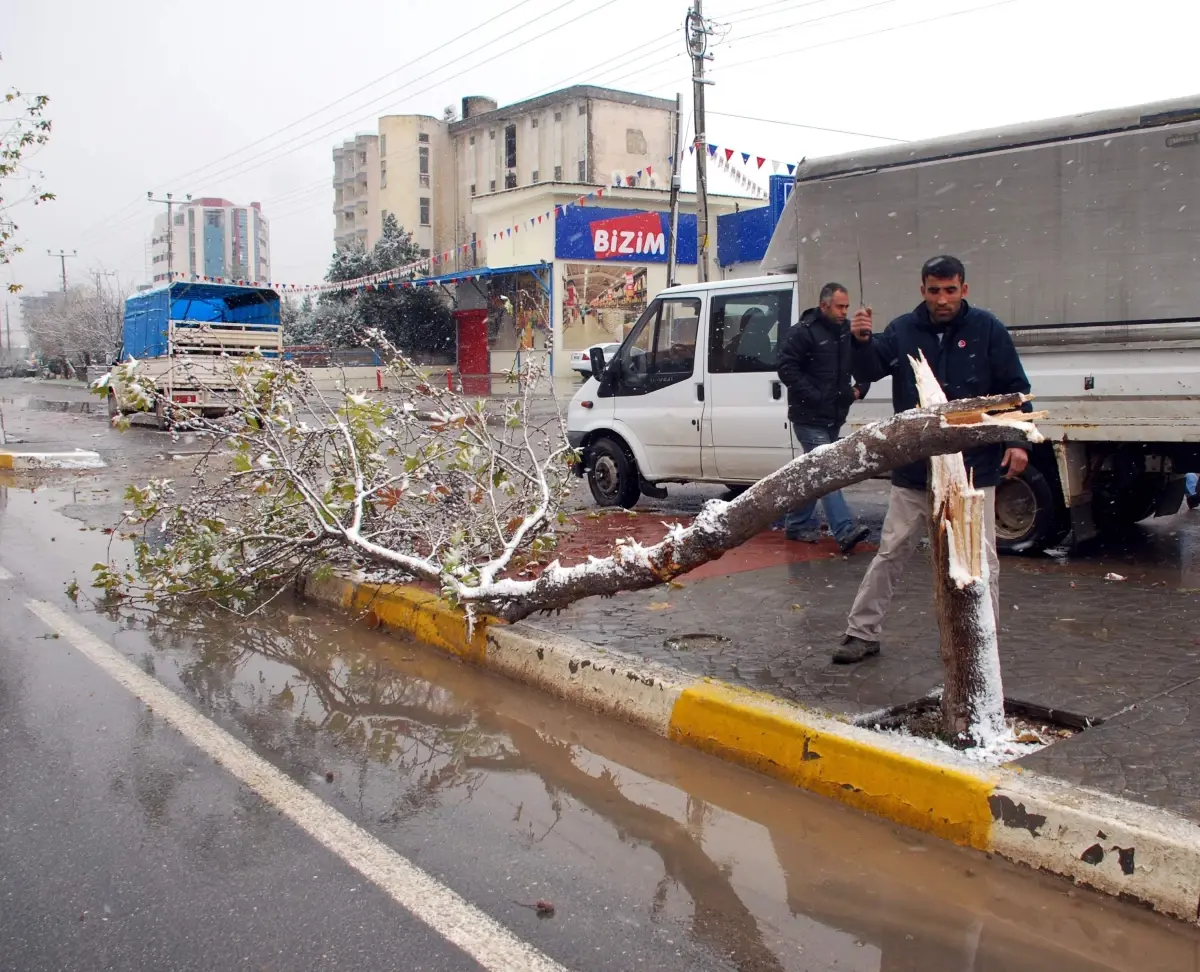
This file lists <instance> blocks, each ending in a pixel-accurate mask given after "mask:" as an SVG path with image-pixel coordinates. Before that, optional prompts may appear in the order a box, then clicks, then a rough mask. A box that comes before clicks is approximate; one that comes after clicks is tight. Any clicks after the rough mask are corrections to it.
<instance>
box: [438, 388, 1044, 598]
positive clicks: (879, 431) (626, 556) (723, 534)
mask: <svg viewBox="0 0 1200 972" xmlns="http://www.w3.org/2000/svg"><path fill="white" fill-rule="evenodd" d="M930 378H931V379H932V375H930ZM934 384H935V385H936V381H934ZM939 391H940V389H939ZM1026 401H1028V397H1027V396H1025V395H1020V394H1011V395H994V396H991V397H987V398H973V399H960V400H957V401H954V402H949V403H946V402H945V399H944V397H943V400H942V403H941V404H936V405H929V406H926V407H922V408H914V409H909V410H908V411H906V412H900V413H899V414H897V415H893V416H892V417H891V418H889V419H887V420H885V421H883V422H879V423H876V424H874V425H868V426H865V427H863V428H861V429H859V430H858V431H856V432H854V433H853V434H851V435H848V436H846V438H844V439H841V440H839V441H838V442H835V443H833V444H832V445H828V446H821V447H820V448H818V449H814V450H813V451H812V452H807V453H805V454H804V455H802V456H799V457H798V458H796V459H793V460H792V461H791V462H790V463H788V464H787V465H786V466H784V467H783V468H782V469H780V470H778V471H777V472H774V473H772V474H771V475H770V476H767V477H766V478H764V479H761V480H759V481H758V482H757V483H755V484H754V485H753V486H751V487H750V489H748V490H746V492H745V493H743V494H742V495H741V496H739V497H738V498H737V499H736V500H734V501H732V502H730V503H723V502H720V501H716V500H713V501H710V502H709V503H708V504H706V505H705V508H704V509H703V510H702V511H701V512H700V515H699V516H697V517H696V519H695V522H693V523H692V524H691V525H690V526H687V527H683V526H676V527H673V528H672V529H671V530H670V532H669V533H668V534H667V536H666V537H665V538H664V539H663V540H661V541H660V542H659V543H656V544H654V545H653V546H649V547H644V546H642V545H640V544H638V543H636V542H634V541H633V540H632V539H630V540H627V541H618V542H617V546H616V549H615V550H614V551H613V553H612V555H611V556H610V557H607V558H603V559H597V558H591V559H590V560H589V562H588V563H583V564H576V565H574V566H571V567H564V566H562V565H561V564H559V563H558V562H557V561H556V562H555V563H553V564H551V565H550V566H549V567H547V568H546V570H545V571H544V572H543V573H542V574H541V576H540V577H538V578H537V579H536V580H528V581H527V580H515V579H501V580H497V581H495V582H493V583H492V584H490V585H488V587H487V588H486V589H483V588H476V589H470V588H466V587H464V588H462V589H460V590H459V591H457V592H456V596H457V597H458V599H459V601H460V603H462V604H464V605H465V606H472V607H474V608H476V609H479V610H482V611H486V612H488V613H491V614H493V615H496V616H498V617H502V618H504V619H505V620H508V621H517V620H520V619H521V618H524V617H528V616H529V615H531V614H533V613H535V612H538V611H553V610H558V609H561V608H564V607H566V606H567V605H569V604H571V603H572V602H574V601H577V600H580V599H581V598H584V597H594V596H596V595H601V596H604V595H609V596H611V595H613V594H617V593H619V592H621V591H635V590H641V589H644V588H647V587H655V586H657V585H658V584H663V583H665V582H667V581H669V580H670V579H671V578H673V577H678V576H679V575H680V574H685V573H687V572H688V571H689V570H693V569H695V568H696V567H698V566H700V565H701V564H703V563H706V562H707V561H710V560H715V559H716V558H718V557H720V556H721V555H722V554H723V553H724V552H725V551H726V550H730V549H732V548H733V547H736V546H738V545H740V544H743V543H745V542H746V541H747V540H749V539H750V538H751V537H752V536H754V535H755V534H757V533H758V532H760V531H761V530H764V529H766V528H767V527H769V526H770V525H771V524H772V523H773V522H774V521H775V520H777V519H778V518H779V517H780V516H782V515H784V514H785V513H787V512H788V511H789V510H792V509H795V508H796V507H798V506H802V505H804V504H805V503H807V502H810V501H812V500H815V499H818V498H819V497H821V496H824V495H826V494H827V493H831V492H833V491H834V490H837V489H842V488H843V487H845V486H849V485H850V484H851V483H857V482H862V481H863V480H865V479H870V478H871V477H872V476H877V475H879V474H880V473H885V472H890V471H891V470H893V469H896V468H897V467H899V466H904V465H907V464H909V463H912V462H917V461H919V460H921V459H925V458H928V457H929V456H932V455H937V454H939V453H953V452H961V451H962V450H963V449H967V448H972V447H974V446H978V445H983V444H985V443H988V442H1002V441H1006V440H1012V439H1013V438H1026V437H1028V438H1030V439H1031V440H1033V441H1040V438H1041V437H1040V435H1039V433H1038V432H1037V429H1036V428H1034V426H1033V425H1032V424H1031V423H1030V422H1029V421H1028V420H1029V419H1030V418H1033V417H1034V416H1031V415H1026V414H1023V413H1014V412H1013V411H1012V410H1013V409H1017V408H1020V406H1021V405H1022V404H1024V403H1025V402H1026ZM996 413H1001V414H996ZM959 461H960V462H961V459H960V460H959Z"/></svg>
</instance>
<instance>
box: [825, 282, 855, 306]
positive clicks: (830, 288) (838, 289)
mask: <svg viewBox="0 0 1200 972" xmlns="http://www.w3.org/2000/svg"><path fill="white" fill-rule="evenodd" d="M834 294H846V295H847V296H849V295H850V291H848V290H847V289H846V288H845V287H843V286H842V285H841V284H840V283H827V284H826V285H825V286H824V287H822V288H821V296H820V298H818V299H819V300H820V302H821V303H822V304H827V303H829V301H831V300H833V295H834Z"/></svg>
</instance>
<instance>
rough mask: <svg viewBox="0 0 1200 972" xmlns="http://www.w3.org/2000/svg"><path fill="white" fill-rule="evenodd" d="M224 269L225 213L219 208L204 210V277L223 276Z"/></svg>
mask: <svg viewBox="0 0 1200 972" xmlns="http://www.w3.org/2000/svg"><path fill="white" fill-rule="evenodd" d="M225 275H226V271H225V214H224V213H223V212H221V210H219V209H206V210H205V211H204V273H203V276H205V277H224V276H225Z"/></svg>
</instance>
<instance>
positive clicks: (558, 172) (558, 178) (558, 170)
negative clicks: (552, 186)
mask: <svg viewBox="0 0 1200 972" xmlns="http://www.w3.org/2000/svg"><path fill="white" fill-rule="evenodd" d="M554 181H555V182H562V166H561V165H556V166H555V167H554Z"/></svg>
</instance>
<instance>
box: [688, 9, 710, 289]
mask: <svg viewBox="0 0 1200 972" xmlns="http://www.w3.org/2000/svg"><path fill="white" fill-rule="evenodd" d="M701 3H702V0H693V2H692V9H691V10H689V11H688V15H687V17H686V18H685V19H684V22H683V28H684V32H685V34H686V36H687V49H688V53H689V54H690V55H691V57H692V89H693V90H692V98H693V102H694V111H695V115H696V275H697V279H698V280H699V281H700V282H701V283H704V282H705V281H707V280H708V171H707V159H708V135H707V133H706V132H705V125H704V86H705V85H706V84H712V81H709V80H707V79H706V78H705V77H704V62H705V60H707V59H708V58H709V56H710V55H709V54H708V34H709V30H708V24H707V22H706V21H705V20H704V12H703V10H702V9H701Z"/></svg>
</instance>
